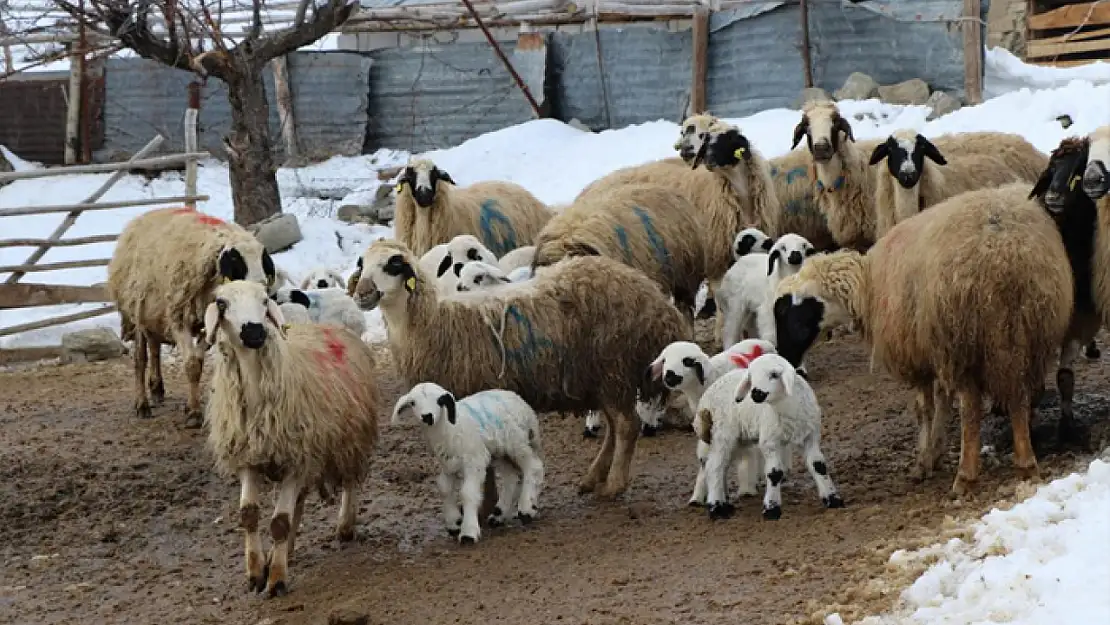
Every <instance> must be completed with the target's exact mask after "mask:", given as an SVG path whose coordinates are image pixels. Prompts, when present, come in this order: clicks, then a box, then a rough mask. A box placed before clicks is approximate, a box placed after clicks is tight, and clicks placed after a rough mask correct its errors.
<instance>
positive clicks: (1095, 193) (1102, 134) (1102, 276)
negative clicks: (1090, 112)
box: [1082, 125, 1110, 326]
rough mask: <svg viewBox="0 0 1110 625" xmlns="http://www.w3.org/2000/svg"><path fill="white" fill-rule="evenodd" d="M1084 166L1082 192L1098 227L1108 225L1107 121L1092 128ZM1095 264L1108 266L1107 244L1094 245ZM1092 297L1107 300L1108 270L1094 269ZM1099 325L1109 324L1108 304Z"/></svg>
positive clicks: (1109, 287) (1109, 293) (1109, 146)
mask: <svg viewBox="0 0 1110 625" xmlns="http://www.w3.org/2000/svg"><path fill="white" fill-rule="evenodd" d="M1088 138H1089V139H1090V148H1089V149H1088V154H1087V168H1086V169H1085V170H1084V172H1083V180H1082V184H1083V192H1084V193H1086V194H1087V197H1089V198H1091V199H1092V200H1094V201H1095V203H1096V205H1097V206H1098V219H1099V221H1098V228H1099V230H1103V231H1105V230H1106V229H1110V125H1106V126H1101V127H1099V128H1097V129H1095V131H1094V132H1092V133H1091V134H1090V135H1088ZM1094 264H1095V266H1096V267H1110V244H1108V243H1105V242H1100V244H1099V245H1096V246H1095V258H1094ZM1093 278H1094V287H1093V288H1094V297H1095V301H1097V302H1110V273H1105V272H1102V271H1097V272H1095V274H1094V276H1093ZM1100 312H1101V313H1102V325H1104V326H1110V307H1104V308H1103V309H1102V310H1101V311H1100Z"/></svg>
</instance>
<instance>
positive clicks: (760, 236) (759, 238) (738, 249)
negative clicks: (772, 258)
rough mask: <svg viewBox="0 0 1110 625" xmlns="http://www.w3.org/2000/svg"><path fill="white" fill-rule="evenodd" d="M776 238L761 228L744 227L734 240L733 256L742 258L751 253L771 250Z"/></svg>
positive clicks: (737, 258)
mask: <svg viewBox="0 0 1110 625" xmlns="http://www.w3.org/2000/svg"><path fill="white" fill-rule="evenodd" d="M774 244H775V240H774V239H772V238H771V237H769V236H767V234H766V233H765V232H763V231H762V230H760V229H759V228H744V229H743V230H741V231H740V232H738V233H737V234H736V238H735V239H733V240H732V258H733V260H734V261H735V260H740V259H741V258H743V257H744V256H747V255H748V254H751V253H753V252H754V253H760V252H765V253H766V252H770V251H771V247H772V246H773V245H774Z"/></svg>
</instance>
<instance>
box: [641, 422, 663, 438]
mask: <svg viewBox="0 0 1110 625" xmlns="http://www.w3.org/2000/svg"><path fill="white" fill-rule="evenodd" d="M657 432H659V428H658V427H656V426H654V425H648V424H647V423H642V424H640V434H642V435H643V436H655V434H656V433H657Z"/></svg>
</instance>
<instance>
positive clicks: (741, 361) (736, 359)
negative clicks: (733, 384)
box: [728, 345, 763, 369]
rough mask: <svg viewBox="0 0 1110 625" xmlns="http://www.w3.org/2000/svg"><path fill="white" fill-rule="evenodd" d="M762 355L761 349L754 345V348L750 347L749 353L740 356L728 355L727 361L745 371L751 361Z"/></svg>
mask: <svg viewBox="0 0 1110 625" xmlns="http://www.w3.org/2000/svg"><path fill="white" fill-rule="evenodd" d="M762 355H763V348H762V347H760V346H759V345H756V346H755V347H752V351H750V352H747V353H742V354H729V355H728V359H729V360H731V361H732V364H734V365H737V366H738V367H740V368H742V369H747V368H748V366H749V365H751V364H752V361H753V360H755V359H756V358H759V357H760V356H762Z"/></svg>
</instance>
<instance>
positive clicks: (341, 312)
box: [273, 287, 366, 336]
mask: <svg viewBox="0 0 1110 625" xmlns="http://www.w3.org/2000/svg"><path fill="white" fill-rule="evenodd" d="M273 299H274V301H276V302H277V303H278V304H296V305H300V306H303V307H304V308H305V310H306V311H307V312H308V317H309V319H310V320H311V321H312V322H313V323H321V324H329V325H335V326H340V327H343V328H347V329H348V330H350V331H351V332H354V333H355V335H356V336H362V334H363V332H366V314H365V313H363V312H362V310H361V309H359V307H358V304H357V303H356V302H355V300H354V299H352V298H351V296H350V295H348V294H347V291H346V290H345V289H342V288H333V289H291V288H289V287H282V288H280V289H278V292H277V293H276V294H275V295H274V297H273Z"/></svg>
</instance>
